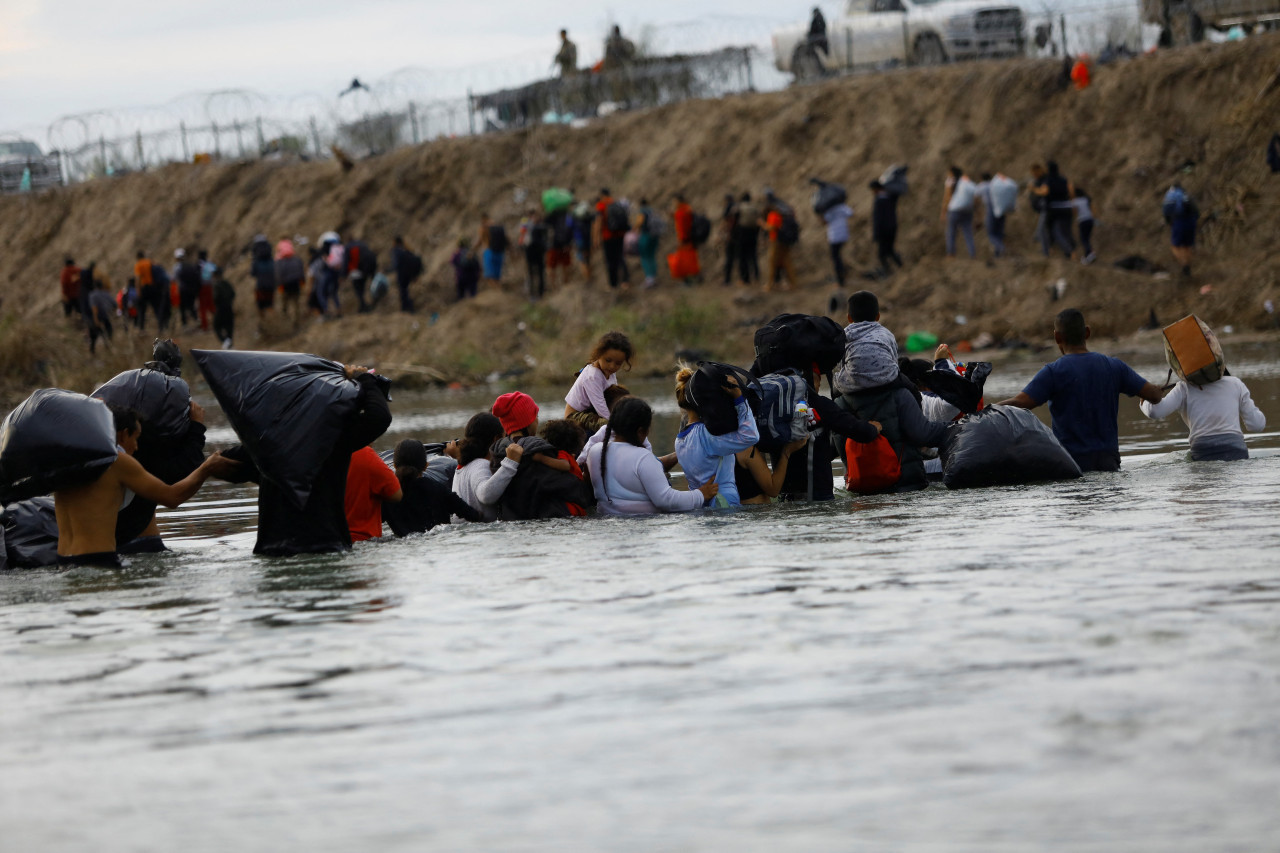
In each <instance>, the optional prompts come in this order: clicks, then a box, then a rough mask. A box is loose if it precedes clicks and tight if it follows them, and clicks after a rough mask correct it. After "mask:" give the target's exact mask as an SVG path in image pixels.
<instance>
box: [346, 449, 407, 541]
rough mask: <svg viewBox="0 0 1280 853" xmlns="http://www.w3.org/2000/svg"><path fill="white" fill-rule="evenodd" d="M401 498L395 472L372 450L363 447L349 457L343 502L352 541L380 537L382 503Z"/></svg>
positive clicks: (402, 495)
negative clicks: (349, 465) (349, 463)
mask: <svg viewBox="0 0 1280 853" xmlns="http://www.w3.org/2000/svg"><path fill="white" fill-rule="evenodd" d="M403 497H404V492H403V491H402V490H401V488H400V481H399V480H398V479H397V478H396V473H395V471H392V470H391V467H390V466H388V465H387V463H385V462H383V461H382V457H381V456H379V455H378V454H377V452H376V451H374V449H373V448H372V447H369V446H368V445H365V446H364V447H362V448H360V449H359V450H357V451H356V452H355V453H353V454H351V467H350V468H348V469H347V494H346V498H345V499H344V507H345V509H346V512H347V527H349V528H350V529H351V541H352V542H363V541H364V540H366V539H375V538H377V537H379V536H381V535H382V502H383V501H390V502H391V503H396V502H397V501H399V500H400V499H401V498H403Z"/></svg>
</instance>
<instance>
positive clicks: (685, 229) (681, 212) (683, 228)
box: [671, 202, 693, 243]
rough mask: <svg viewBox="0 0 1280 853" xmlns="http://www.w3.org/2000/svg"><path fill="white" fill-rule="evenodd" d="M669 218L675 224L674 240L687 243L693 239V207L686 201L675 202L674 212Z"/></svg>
mask: <svg viewBox="0 0 1280 853" xmlns="http://www.w3.org/2000/svg"><path fill="white" fill-rule="evenodd" d="M671 219H672V221H673V222H674V223H675V226H676V242H677V243H689V242H692V241H693V208H692V207H690V206H689V204H688V203H687V202H685V203H683V204H677V205H676V210H675V213H673V214H671Z"/></svg>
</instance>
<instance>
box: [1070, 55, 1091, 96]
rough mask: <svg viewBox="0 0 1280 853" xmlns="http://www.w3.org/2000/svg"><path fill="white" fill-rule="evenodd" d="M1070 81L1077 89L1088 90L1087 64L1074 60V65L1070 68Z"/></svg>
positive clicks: (1080, 60) (1081, 60)
mask: <svg viewBox="0 0 1280 853" xmlns="http://www.w3.org/2000/svg"><path fill="white" fill-rule="evenodd" d="M1071 80H1072V82H1074V83H1075V84H1076V88H1077V89H1088V88H1089V63H1087V62H1085V61H1084V60H1083V59H1079V60H1076V64H1075V65H1073V66H1071Z"/></svg>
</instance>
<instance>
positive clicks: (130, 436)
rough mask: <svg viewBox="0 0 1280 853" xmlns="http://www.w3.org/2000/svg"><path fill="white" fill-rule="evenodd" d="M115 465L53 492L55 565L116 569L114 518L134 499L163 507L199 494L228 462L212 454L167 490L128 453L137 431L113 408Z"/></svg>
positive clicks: (131, 416) (133, 418) (132, 418)
mask: <svg viewBox="0 0 1280 853" xmlns="http://www.w3.org/2000/svg"><path fill="white" fill-rule="evenodd" d="M112 413H113V415H114V416H115V427H116V444H117V445H118V446H119V455H118V456H117V457H116V461H115V462H113V463H112V464H111V466H110V467H108V468H107V469H106V471H104V472H103V473H102V476H100V477H98V479H96V480H94V481H93V482H92V483H86V484H85V485H83V486H75V487H73V488H69V489H62V490H60V491H57V492H54V493H53V501H54V510H55V512H56V513H57V516H58V562H59V563H61V564H63V565H80V566H109V567H118V566H119V565H120V558H119V557H118V556H117V555H116V515H117V514H118V513H119V512H120V510H121V509H122V508H123V507H124V506H127V505H128V502H129V501H130V500H132V499H133V495H135V494H137V495H141V496H142V497H144V498H146V499H148V500H152V501H155V502H156V503H159V504H163V505H164V506H167V507H176V506H180V505H181V504H182V503H184V502H185V501H186V500H188V499H189V498H190V497H191V496H192V495H194V494H195V493H196V492H197V491H199V490H200V487H201V486H202V485H204V481H205V480H207V479H208V478H209V477H213V476H218V475H219V474H220V473H225V471H226V470H229V469H230V468H231V466H232V463H231V462H230V460H227V459H224V458H223V457H222V456H220V455H217V454H214V455H213V456H210V457H209V458H208V459H206V460H204V462H203V463H201V465H200V467H199V468H197V469H196V470H195V471H193V472H192V473H191V474H190V475H189V476H188V477H186V478H185V479H183V480H179V481H178V482H177V483H175V484H173V485H172V486H170V485H168V484H166V483H165V482H164V481H163V480H160V479H157V478H156V477H153V476H152V475H151V474H148V473H147V471H146V469H144V468H143V467H142V465H141V463H139V462H138V460H136V459H134V458H133V453H134V451H135V450H137V448H138V436H139V435H141V434H142V427H141V426H140V425H139V423H138V416H137V414H136V413H135V412H132V411H126V410H122V409H113V410H112Z"/></svg>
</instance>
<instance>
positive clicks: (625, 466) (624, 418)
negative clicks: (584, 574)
mask: <svg viewBox="0 0 1280 853" xmlns="http://www.w3.org/2000/svg"><path fill="white" fill-rule="evenodd" d="M652 423H653V409H651V408H650V407H649V404H648V403H646V402H645V401H644V400H641V399H640V398H639V397H627V398H625V399H623V400H621V401H620V402H619V403H618V405H617V406H616V407H615V408H614V410H613V414H612V415H611V416H610V418H609V423H608V424H607V425H606V426H605V435H604V439H603V441H601V442H599V443H597V444H594V445H592V447H591V449H590V450H588V451H587V467H588V469H589V470H590V472H591V485H592V487H593V488H594V489H595V493H596V502H597V506H598V508H599V510H600V512H601V514H603V515H651V514H653V513H659V512H690V511H692V510H695V509H700V508H701V507H702V504H703V503H704V502H705V501H708V500H711V498H713V497H715V496H716V494H717V493H718V492H719V487H718V486H717V485H716V483H715V482H709V483H704V484H703V485H702V486H700V487H699V488H696V489H690V490H689V491H687V492H682V491H679V490H677V489H673V488H671V484H670V483H668V482H667V475H666V472H665V471H664V470H663V467H662V462H661V461H659V459H658V457H656V456H654V455H653V451H652V450H649V449H647V447H646V445H647V444H648V438H649V427H650V426H651V425H652Z"/></svg>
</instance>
